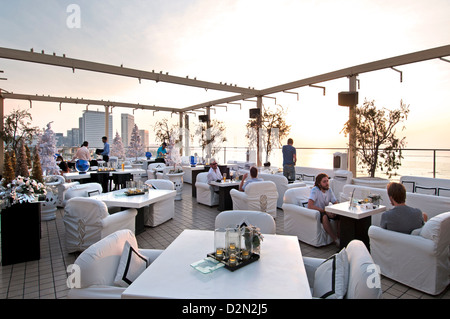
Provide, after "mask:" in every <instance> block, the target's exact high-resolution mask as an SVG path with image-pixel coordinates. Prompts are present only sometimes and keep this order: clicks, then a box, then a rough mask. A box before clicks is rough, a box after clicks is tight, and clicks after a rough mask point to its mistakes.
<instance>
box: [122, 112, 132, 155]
mask: <svg viewBox="0 0 450 319" xmlns="http://www.w3.org/2000/svg"><path fill="white" fill-rule="evenodd" d="M120 124H121V130H122V131H121V135H122V143H123V146H124V147H128V146H129V145H130V137H131V132H132V131H133V127H134V115H131V114H128V113H122V114H120Z"/></svg>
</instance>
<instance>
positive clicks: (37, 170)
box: [31, 146, 44, 183]
mask: <svg viewBox="0 0 450 319" xmlns="http://www.w3.org/2000/svg"><path fill="white" fill-rule="evenodd" d="M31 176H32V178H33V179H35V180H37V181H38V182H40V183H44V177H43V174H42V167H41V157H40V156H39V150H38V148H37V146H36V147H35V148H34V156H33V168H32V170H31Z"/></svg>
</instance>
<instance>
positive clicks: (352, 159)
mask: <svg viewBox="0 0 450 319" xmlns="http://www.w3.org/2000/svg"><path fill="white" fill-rule="evenodd" d="M356 80H357V79H356V75H352V76H350V77H349V82H350V83H349V89H350V90H349V91H350V92H356V90H357V89H356ZM348 119H349V123H350V134H349V139H348V145H349V148H348V170H349V171H351V172H352V174H353V177H356V105H355V106H350V107H349V114H348Z"/></svg>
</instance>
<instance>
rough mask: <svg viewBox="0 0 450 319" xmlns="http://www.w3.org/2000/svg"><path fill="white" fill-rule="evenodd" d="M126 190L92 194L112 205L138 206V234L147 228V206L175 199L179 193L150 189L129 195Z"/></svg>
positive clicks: (136, 230)
mask: <svg viewBox="0 0 450 319" xmlns="http://www.w3.org/2000/svg"><path fill="white" fill-rule="evenodd" d="M125 191H127V189H121V190H117V191H113V192H108V193H102V194H99V195H95V196H92V198H95V199H99V200H101V201H102V202H104V203H105V204H106V205H107V206H110V207H122V208H136V209H137V211H138V214H137V215H136V229H135V233H136V235H137V234H140V233H141V232H143V231H144V229H145V226H144V222H145V220H144V209H145V207H147V206H149V205H151V204H154V203H157V202H158V201H162V200H166V199H169V198H173V200H175V195H176V193H177V192H176V191H175V190H168V189H150V190H149V191H148V192H147V193H145V194H143V195H134V196H127V195H125Z"/></svg>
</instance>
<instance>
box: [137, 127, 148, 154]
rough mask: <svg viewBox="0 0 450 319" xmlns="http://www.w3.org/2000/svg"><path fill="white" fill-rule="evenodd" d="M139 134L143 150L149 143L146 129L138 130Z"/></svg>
mask: <svg viewBox="0 0 450 319" xmlns="http://www.w3.org/2000/svg"><path fill="white" fill-rule="evenodd" d="M139 136H140V137H141V144H142V146H143V147H144V150H147V147H148V145H149V142H150V141H149V138H148V131H147V130H139Z"/></svg>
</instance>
